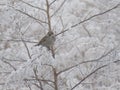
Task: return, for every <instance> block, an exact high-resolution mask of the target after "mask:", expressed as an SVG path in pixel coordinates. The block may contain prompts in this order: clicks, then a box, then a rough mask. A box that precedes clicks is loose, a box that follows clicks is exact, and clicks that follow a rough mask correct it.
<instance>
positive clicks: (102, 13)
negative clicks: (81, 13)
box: [55, 3, 120, 36]
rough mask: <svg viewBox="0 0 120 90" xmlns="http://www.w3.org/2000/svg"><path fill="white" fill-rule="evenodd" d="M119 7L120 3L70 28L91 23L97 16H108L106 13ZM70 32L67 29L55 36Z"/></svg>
mask: <svg viewBox="0 0 120 90" xmlns="http://www.w3.org/2000/svg"><path fill="white" fill-rule="evenodd" d="M119 5H120V3H118V4H117V5H116V6H114V7H113V8H111V9H108V10H106V11H104V12H101V13H98V14H95V15H93V16H91V17H89V18H87V19H85V20H82V21H80V22H79V23H77V24H74V25H72V26H71V27H70V28H74V27H76V26H78V25H80V24H82V23H85V22H87V21H89V20H91V19H93V18H95V17H97V16H101V15H104V14H106V13H108V12H110V11H112V10H114V9H116V8H118V7H119ZM68 30H70V29H69V28H68V29H66V30H64V31H61V32H60V33H58V34H56V35H55V36H57V35H59V34H62V33H64V32H66V31H68Z"/></svg>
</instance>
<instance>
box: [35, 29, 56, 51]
mask: <svg viewBox="0 0 120 90" xmlns="http://www.w3.org/2000/svg"><path fill="white" fill-rule="evenodd" d="M55 40H56V38H55V35H54V33H53V32H52V31H48V33H47V34H46V35H45V36H44V37H43V38H42V39H41V40H40V41H39V42H38V44H36V45H35V46H39V45H42V46H43V47H46V48H47V49H48V50H51V49H52V47H53V45H54V42H55Z"/></svg>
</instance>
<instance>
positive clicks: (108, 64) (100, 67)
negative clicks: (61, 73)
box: [71, 60, 120, 90]
mask: <svg viewBox="0 0 120 90" xmlns="http://www.w3.org/2000/svg"><path fill="white" fill-rule="evenodd" d="M117 62H120V60H116V61H113V62H110V63H108V64H105V65H103V66H101V67H98V68H97V69H95V70H94V71H93V72H91V73H90V74H88V75H87V76H85V77H84V78H83V79H82V80H81V81H80V82H78V83H77V84H76V85H75V86H73V87H72V88H71V90H73V89H75V88H76V87H77V86H79V85H80V84H81V83H82V82H83V81H85V80H86V79H87V78H89V77H90V76H91V75H93V74H94V73H95V72H97V71H98V70H100V69H102V68H104V67H107V66H109V65H110V64H111V63H117Z"/></svg>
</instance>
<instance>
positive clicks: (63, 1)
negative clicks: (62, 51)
mask: <svg viewBox="0 0 120 90" xmlns="http://www.w3.org/2000/svg"><path fill="white" fill-rule="evenodd" d="M66 1H67V0H64V1H63V2H62V3H61V5H60V6H59V8H58V9H57V10H56V11H55V12H54V13H53V14H52V15H51V17H53V16H54V15H55V14H56V13H57V12H58V11H59V10H60V9H61V8H62V6H63V5H64V4H65V2H66Z"/></svg>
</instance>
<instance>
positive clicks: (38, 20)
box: [10, 6, 47, 26]
mask: <svg viewBox="0 0 120 90" xmlns="http://www.w3.org/2000/svg"><path fill="white" fill-rule="evenodd" d="M10 7H12V6H10ZM12 8H13V9H14V10H15V11H18V12H20V13H22V14H24V15H26V16H28V17H30V18H32V19H34V20H35V21H36V22H38V23H39V24H40V25H41V26H43V25H42V24H41V23H47V22H45V21H42V20H40V19H37V18H35V17H33V16H31V15H29V14H28V13H26V12H23V11H21V10H18V9H15V8H14V7H12Z"/></svg>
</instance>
